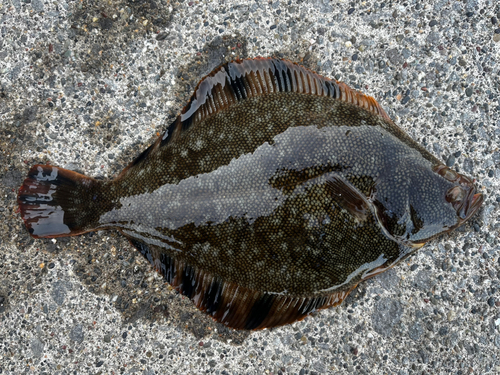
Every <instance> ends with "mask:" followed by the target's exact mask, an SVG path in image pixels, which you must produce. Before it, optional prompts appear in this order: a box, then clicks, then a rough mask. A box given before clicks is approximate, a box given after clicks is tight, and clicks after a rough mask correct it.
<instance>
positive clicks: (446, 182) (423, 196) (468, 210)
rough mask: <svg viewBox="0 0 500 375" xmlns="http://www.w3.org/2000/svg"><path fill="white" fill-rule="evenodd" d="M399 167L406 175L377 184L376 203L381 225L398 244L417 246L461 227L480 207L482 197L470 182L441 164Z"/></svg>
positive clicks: (414, 164) (413, 164)
mask: <svg viewBox="0 0 500 375" xmlns="http://www.w3.org/2000/svg"><path fill="white" fill-rule="evenodd" d="M402 169H403V170H404V174H405V176H406V178H405V179H400V180H391V183H386V184H385V187H383V186H380V187H379V188H380V191H379V192H378V193H379V198H378V199H377V202H375V203H376V204H375V205H376V206H377V210H378V212H377V217H378V219H379V222H380V224H381V225H382V226H383V227H384V230H385V232H386V233H387V234H388V235H389V236H391V237H392V238H394V239H395V240H396V241H398V242H400V243H404V244H406V245H408V246H411V247H417V248H418V247H420V246H422V245H423V244H424V243H426V242H427V241H429V240H431V239H432V238H434V237H437V236H439V235H441V234H443V233H446V232H449V231H451V230H453V229H455V228H457V227H459V226H461V225H462V224H463V223H465V222H466V221H467V220H469V219H470V218H471V217H472V216H473V215H474V214H475V213H476V212H477V211H478V210H479V208H480V207H481V204H482V202H483V200H484V197H483V195H482V194H481V193H477V191H476V187H475V186H474V183H473V181H472V180H471V179H469V178H467V177H465V176H462V175H461V174H459V173H457V172H455V171H454V170H452V169H450V168H448V167H446V166H444V165H438V166H437V167H434V168H429V166H428V165H425V164H424V165H422V164H420V163H412V164H407V165H405V166H404V167H403V168H402ZM394 174H396V175H397V174H398V173H394ZM402 180H404V181H406V183H405V184H401V183H400V182H399V181H402Z"/></svg>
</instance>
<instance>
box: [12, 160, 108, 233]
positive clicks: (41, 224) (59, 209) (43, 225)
mask: <svg viewBox="0 0 500 375" xmlns="http://www.w3.org/2000/svg"><path fill="white" fill-rule="evenodd" d="M100 183H101V181H98V180H95V179H93V178H91V177H87V176H84V175H82V174H80V173H77V172H75V171H71V170H68V169H64V168H59V167H55V166H52V165H42V164H37V165H34V166H33V167H31V169H30V171H29V172H28V176H27V177H26V179H25V180H24V182H23V184H22V185H21V187H20V188H19V192H18V195H17V203H18V205H19V210H20V213H21V217H22V219H23V221H24V224H25V226H26V229H27V230H28V232H29V233H30V234H31V235H32V236H33V237H35V238H52V237H66V236H75V235H78V234H82V233H85V232H89V231H91V230H93V229H94V227H95V226H96V225H95V222H96V220H95V216H96V215H95V210H93V209H92V207H91V206H92V204H91V203H92V198H93V197H95V196H96V195H95V192H97V190H98V189H97V188H98V187H99V185H100ZM94 200H95V199H94ZM93 211H94V212H93Z"/></svg>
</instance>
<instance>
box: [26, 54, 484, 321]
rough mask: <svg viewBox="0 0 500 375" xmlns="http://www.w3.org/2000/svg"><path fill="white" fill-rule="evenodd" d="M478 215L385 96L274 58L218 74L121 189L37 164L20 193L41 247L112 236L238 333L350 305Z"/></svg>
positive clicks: (468, 190)
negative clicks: (361, 291) (53, 241)
mask: <svg viewBox="0 0 500 375" xmlns="http://www.w3.org/2000/svg"><path fill="white" fill-rule="evenodd" d="M482 202H483V195H482V194H479V193H476V188H475V187H474V184H473V181H472V180H470V179H469V178H467V177H465V176H462V175H460V174H458V173H456V172H455V171H453V170H451V169H449V168H448V167H446V166H445V165H443V164H442V163H441V162H440V161H439V160H438V159H436V158H435V157H434V156H433V155H432V154H430V153H429V152H428V151H427V150H425V149H424V148H423V147H422V146H420V145H419V144H418V143H416V142H415V141H413V140H412V139H411V138H410V137H409V136H408V135H407V134H406V133H404V132H403V131H402V130H401V129H400V128H398V127H397V126H396V125H395V124H394V123H393V122H392V121H391V119H390V118H389V117H388V115H387V114H386V113H385V111H384V110H383V109H382V107H381V106H380V105H379V104H378V103H377V102H376V101H375V99H373V98H372V97H370V96H366V95H364V94H362V93H360V92H358V91H355V90H352V89H350V88H349V87H348V86H347V85H345V84H344V83H341V82H337V81H334V80H331V79H329V78H326V77H323V76H320V75H318V74H316V73H314V72H312V71H310V70H308V69H306V68H304V67H302V66H300V65H297V64H294V63H292V62H289V61H286V60H277V59H272V58H255V59H248V60H237V61H234V62H230V63H226V64H224V65H222V66H220V67H219V68H217V69H215V70H214V71H213V72H212V73H210V74H209V75H208V76H206V77H205V78H204V79H203V80H202V81H201V82H200V83H199V84H198V86H197V88H196V89H195V93H194V94H193V96H192V98H191V99H190V101H189V103H188V104H187V105H186V107H184V109H183V110H182V112H181V114H180V115H179V116H178V117H177V118H176V120H175V121H174V122H173V123H172V124H171V125H170V126H169V127H168V129H167V130H166V131H165V133H164V134H163V135H162V136H161V137H159V138H158V140H157V141H156V142H155V143H154V144H153V145H152V146H151V147H149V148H148V149H146V150H145V151H144V152H143V153H142V154H141V155H140V156H139V157H138V158H137V159H136V160H134V161H133V162H132V163H131V164H130V165H129V166H128V167H127V168H126V169H125V170H124V171H123V172H122V173H121V174H120V175H119V176H118V177H116V178H115V179H113V180H109V181H98V180H95V179H93V178H90V177H86V176H84V175H81V174H79V173H76V172H73V171H70V170H66V169H62V168H58V167H55V166H50V165H35V166H33V167H32V168H31V170H30V171H29V174H28V177H27V178H26V180H25V181H24V183H23V185H22V186H21V188H20V190H19V195H18V203H19V207H20V211H21V216H22V218H23V220H24V222H25V224H26V227H27V229H28V231H29V233H30V234H31V235H32V236H33V237H36V238H40V237H44V238H50V237H61V236H74V235H79V234H82V233H85V232H89V231H95V230H102V229H117V230H118V231H120V232H121V233H123V234H124V235H125V236H126V237H127V238H128V239H129V240H130V242H131V243H132V244H133V245H134V246H135V247H136V248H137V249H138V250H139V251H140V252H141V253H142V254H143V255H144V256H145V257H146V258H147V259H148V260H149V261H150V262H151V264H152V265H153V267H154V268H155V269H156V270H157V271H158V272H159V273H161V274H162V275H163V276H164V278H165V280H166V281H167V282H169V283H170V284H171V285H172V286H173V287H174V288H175V289H176V290H177V291H179V292H180V293H182V294H184V295H186V296H187V297H189V298H190V299H191V300H192V301H193V302H194V304H195V305H196V306H197V307H198V308H199V309H200V310H202V311H205V312H206V313H207V314H209V315H210V316H212V317H213V318H214V319H215V320H217V321H219V322H221V323H223V324H225V325H227V326H229V327H233V328H237V329H262V328H269V327H274V326H279V325H283V324H288V323H292V322H294V321H297V320H301V319H303V318H304V317H305V316H307V315H308V314H309V313H311V312H312V311H315V310H318V309H323V308H326V307H330V306H335V305H338V304H340V303H341V302H342V301H343V300H344V299H345V297H346V296H347V295H348V294H349V292H350V291H351V290H352V289H353V288H355V287H356V285H357V284H358V283H359V282H361V281H363V280H366V279H368V278H370V277H372V276H374V275H376V274H378V273H381V272H383V271H385V270H387V269H388V268H390V267H392V266H393V265H395V264H396V263H398V262H399V261H401V260H402V259H404V258H405V257H407V256H408V255H410V254H411V253H412V252H414V251H415V250H416V249H418V248H420V247H421V246H423V245H424V244H425V242H427V241H428V240H430V239H432V238H434V237H436V236H438V235H440V234H442V233H444V232H448V231H450V230H452V229H454V228H456V227H458V226H460V225H461V224H463V223H464V222H465V221H466V220H468V219H469V218H470V217H471V216H472V215H474V213H476V212H477V210H478V209H479V207H480V206H481V203H482Z"/></svg>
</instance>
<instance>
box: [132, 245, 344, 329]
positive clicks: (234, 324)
mask: <svg viewBox="0 0 500 375" xmlns="http://www.w3.org/2000/svg"><path fill="white" fill-rule="evenodd" d="M127 238H128V239H129V240H130V242H131V244H132V245H133V246H134V247H136V248H137V250H139V251H140V252H141V254H142V255H144V257H145V258H146V259H148V261H149V262H151V264H152V265H153V267H154V268H155V270H156V271H157V272H159V273H160V274H161V275H162V276H163V277H164V278H165V280H166V281H167V282H168V283H169V284H170V285H171V286H172V287H173V288H174V289H175V290H177V291H178V292H179V293H181V294H183V295H185V296H186V297H189V298H190V299H191V300H192V301H193V303H194V304H195V306H196V307H197V308H198V309H199V310H201V311H203V312H205V313H207V314H208V315H209V316H211V317H212V318H213V319H214V320H215V321H217V322H220V323H222V324H224V325H226V326H228V327H230V328H235V329H246V330H259V329H264V328H271V327H277V326H282V325H285V324H290V323H293V322H296V321H299V320H302V319H304V318H305V317H306V316H307V315H309V314H310V313H312V312H313V311H317V310H320V309H324V308H327V307H331V306H336V305H338V304H340V303H341V302H342V301H343V300H344V298H345V297H347V295H348V294H349V292H350V290H342V291H336V292H334V293H331V294H328V295H319V296H310V297H303V296H291V295H287V294H276V293H268V292H265V291H258V290H253V289H250V288H246V287H242V286H239V285H237V284H235V283H232V282H227V281H224V280H223V279H222V278H220V277H217V276H216V275H212V274H210V273H208V272H205V271H203V270H201V269H197V268H195V267H193V266H191V265H190V264H188V263H187V262H185V261H184V260H182V259H176V258H174V257H173V256H170V255H168V254H167V253H166V252H165V250H164V249H162V248H160V247H158V246H155V245H150V244H147V243H145V242H144V241H142V240H138V239H136V238H133V237H131V236H127Z"/></svg>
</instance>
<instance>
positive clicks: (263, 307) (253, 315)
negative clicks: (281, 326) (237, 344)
mask: <svg viewBox="0 0 500 375" xmlns="http://www.w3.org/2000/svg"><path fill="white" fill-rule="evenodd" d="M274 300H275V298H274V295H273V294H267V293H264V294H262V295H261V296H260V298H259V299H258V300H257V301H256V302H255V303H254V304H253V306H252V309H251V310H250V313H249V314H248V317H247V321H246V323H245V329H250V330H252V329H255V328H258V327H259V326H260V325H261V324H262V322H263V321H264V319H266V317H267V316H268V315H269V311H271V308H272V307H273V303H274Z"/></svg>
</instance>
